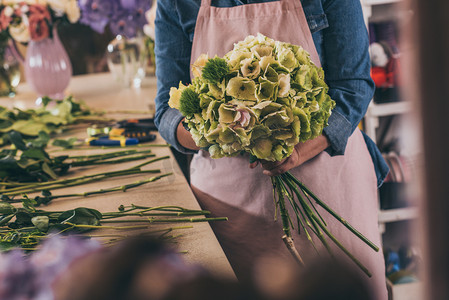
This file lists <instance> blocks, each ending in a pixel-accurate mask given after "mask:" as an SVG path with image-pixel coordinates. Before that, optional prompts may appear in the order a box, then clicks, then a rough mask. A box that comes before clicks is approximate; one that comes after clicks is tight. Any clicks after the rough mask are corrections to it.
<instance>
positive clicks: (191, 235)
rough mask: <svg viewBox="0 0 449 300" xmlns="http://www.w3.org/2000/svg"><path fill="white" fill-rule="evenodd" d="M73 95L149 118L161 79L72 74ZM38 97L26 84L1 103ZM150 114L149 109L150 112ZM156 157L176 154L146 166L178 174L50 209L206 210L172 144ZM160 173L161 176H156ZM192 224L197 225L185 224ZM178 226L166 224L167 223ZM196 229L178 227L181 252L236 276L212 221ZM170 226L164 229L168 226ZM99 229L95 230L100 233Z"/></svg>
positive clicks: (27, 103)
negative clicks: (135, 81)
mask: <svg viewBox="0 0 449 300" xmlns="http://www.w3.org/2000/svg"><path fill="white" fill-rule="evenodd" d="M66 93H67V94H70V95H73V96H74V97H75V99H77V100H84V101H85V103H86V104H87V105H88V106H89V107H91V108H93V109H99V110H103V111H106V112H107V115H108V116H111V117H113V118H117V119H123V118H125V117H129V116H132V117H149V115H148V114H150V112H151V111H154V101H153V100H154V97H155V96H156V79H155V78H154V77H153V78H151V77H150V78H146V79H145V81H144V83H143V84H142V87H140V88H137V89H136V88H124V87H122V86H120V84H118V83H116V82H114V80H113V78H112V75H110V74H109V73H100V74H89V75H81V76H75V77H73V78H72V80H71V82H70V85H69V88H68V89H67V91H66ZM36 98H37V95H36V94H35V93H34V92H33V91H32V90H31V89H30V88H29V87H28V86H27V85H26V84H25V83H22V84H20V85H19V87H18V93H17V95H16V96H15V97H14V98H5V97H3V98H0V105H2V106H7V107H19V108H30V107H35V106H36V105H35V103H34V102H35V100H36ZM145 112H147V113H145ZM68 135H75V136H78V137H80V138H81V137H83V136H84V137H86V134H85V129H82V130H81V129H79V130H78V131H77V130H75V131H70V132H69V133H67V134H66V136H68ZM154 143H156V144H165V142H164V141H163V140H162V138H161V137H160V136H157V139H156V141H155V142H154ZM151 149H152V151H153V152H154V153H155V154H156V157H161V156H166V155H168V156H170V158H169V159H167V160H163V161H159V162H156V163H154V164H150V165H148V166H146V167H145V168H144V169H148V170H149V169H160V170H161V172H162V173H173V175H170V176H168V177H165V178H162V179H161V180H158V181H156V182H152V183H149V184H145V185H143V186H140V187H137V188H135V189H132V190H129V191H127V192H126V193H122V192H113V193H108V194H103V195H93V196H89V197H78V198H66V199H64V198H62V199H56V200H54V201H52V203H50V204H49V205H48V206H47V207H46V208H45V209H48V210H66V209H72V208H75V207H89V208H94V209H97V210H99V211H100V212H112V211H117V208H118V206H120V205H122V204H123V205H130V204H136V205H143V206H159V205H178V206H182V207H185V208H189V209H200V207H199V205H198V202H197V201H196V199H195V197H194V195H193V194H192V191H191V190H190V187H189V185H188V183H187V181H186V180H185V177H184V176H183V174H182V172H181V170H180V168H179V166H178V165H177V163H176V160H175V159H174V157H173V155H172V153H171V151H170V149H169V148H168V147H154V148H151ZM98 151H106V150H71V152H70V154H72V155H75V154H76V155H87V154H94V153H95V152H97V153H98ZM141 162H142V161H137V162H128V163H122V164H117V165H100V166H95V167H92V166H90V167H84V168H81V169H80V168H77V170H76V175H75V174H74V173H75V172H74V171H72V172H71V173H69V174H68V176H69V177H70V176H80V175H84V174H94V173H100V172H106V171H113V170H122V169H125V168H128V167H132V166H135V165H137V164H139V163H141ZM155 175H157V174H155ZM151 176H154V175H151V174H149V175H148V174H143V175H132V176H126V177H120V178H115V179H109V180H107V181H100V182H96V183H93V184H88V185H83V186H81V187H80V186H78V187H70V188H65V189H61V190H55V191H54V192H53V194H55V195H56V194H67V193H80V192H82V191H93V190H98V189H101V188H110V187H115V186H121V185H123V184H127V183H133V182H136V181H138V180H141V179H144V178H148V177H151ZM182 225H192V224H189V223H187V224H182ZM170 226H177V225H176V224H175V225H172V224H166V226H165V227H170ZM192 226H193V228H191V229H183V230H178V231H177V233H179V234H181V236H180V237H178V238H176V241H177V243H176V247H177V249H179V250H180V251H185V252H186V254H185V255H183V257H184V258H185V260H186V261H187V262H188V263H195V264H200V265H202V266H203V267H205V268H206V269H208V270H210V271H211V272H212V273H213V274H216V275H218V276H224V277H229V278H234V276H235V275H234V273H233V271H232V268H231V267H230V265H229V262H228V261H227V259H226V256H225V254H224V252H223V250H222V249H221V247H220V244H219V243H218V241H217V239H216V237H215V235H214V233H213V231H212V230H211V228H210V225H209V224H208V223H205V222H203V223H193V225H192ZM165 227H164V228H165ZM98 232H99V231H95V234H97V233H98Z"/></svg>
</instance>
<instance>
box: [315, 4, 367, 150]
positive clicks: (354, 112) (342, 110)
mask: <svg viewBox="0 0 449 300" xmlns="http://www.w3.org/2000/svg"><path fill="white" fill-rule="evenodd" d="M323 2H324V3H323V9H324V12H325V14H326V17H327V21H328V23H329V27H327V28H326V29H324V30H323V42H322V43H323V45H322V51H323V53H322V56H323V57H324V63H323V69H324V71H325V74H326V81H327V83H328V85H329V95H330V96H331V98H332V99H334V100H335V101H336V107H335V109H334V111H333V113H332V115H331V117H330V119H329V126H327V127H326V128H325V129H324V133H325V135H326V136H327V137H328V138H329V141H330V143H331V149H329V150H330V151H329V153H330V154H331V155H343V154H344V151H345V148H346V144H347V141H348V138H349V137H350V136H351V134H352V133H353V132H354V130H355V129H356V127H357V125H358V124H359V123H360V121H361V120H362V118H363V116H364V115H365V112H366V110H367V108H368V104H369V103H370V101H371V98H372V96H373V93H374V82H373V81H372V79H371V77H370V58H369V53H368V46H369V40H368V32H367V29H366V26H365V23H364V20H363V13H362V8H361V5H360V1H359V0H327V1H323Z"/></svg>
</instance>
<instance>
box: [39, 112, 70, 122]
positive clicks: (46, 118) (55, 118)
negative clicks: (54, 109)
mask: <svg viewBox="0 0 449 300" xmlns="http://www.w3.org/2000/svg"><path fill="white" fill-rule="evenodd" d="M64 114H65V115H64V116H55V115H52V114H45V115H42V116H41V117H40V121H41V122H42V123H45V124H55V125H61V124H67V120H66V118H65V117H66V112H64Z"/></svg>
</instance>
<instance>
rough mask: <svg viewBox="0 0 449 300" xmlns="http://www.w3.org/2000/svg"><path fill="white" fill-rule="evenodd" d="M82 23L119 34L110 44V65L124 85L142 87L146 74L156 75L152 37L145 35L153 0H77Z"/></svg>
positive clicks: (113, 73)
mask: <svg viewBox="0 0 449 300" xmlns="http://www.w3.org/2000/svg"><path fill="white" fill-rule="evenodd" d="M78 1H79V2H78V3H79V6H80V9H81V19H80V23H81V24H85V25H87V26H90V27H91V28H92V29H93V30H94V31H96V32H98V33H103V32H104V31H105V28H106V27H108V28H109V30H110V31H111V32H112V33H113V34H114V35H116V38H115V39H114V40H112V41H111V42H110V43H109V45H108V46H107V52H106V58H107V63H108V68H109V70H110V71H111V73H112V75H113V77H114V79H115V80H116V81H117V82H119V83H120V84H121V85H123V86H124V87H130V86H134V87H140V85H141V82H142V80H143V79H144V77H145V76H146V75H147V74H154V54H153V53H152V52H153V47H154V44H153V40H152V39H151V37H148V36H146V35H145V34H144V27H145V25H147V24H148V21H147V16H146V13H147V12H148V11H149V10H150V8H151V7H152V6H153V1H152V0H78Z"/></svg>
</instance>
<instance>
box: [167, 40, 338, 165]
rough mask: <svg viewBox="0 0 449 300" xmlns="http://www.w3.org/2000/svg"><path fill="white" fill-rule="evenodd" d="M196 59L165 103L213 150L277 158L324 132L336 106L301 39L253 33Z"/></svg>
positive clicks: (220, 153) (212, 152) (198, 141)
mask: <svg viewBox="0 0 449 300" xmlns="http://www.w3.org/2000/svg"><path fill="white" fill-rule="evenodd" d="M197 61H198V63H196V64H195V74H196V76H195V78H194V79H193V82H192V84H191V85H190V86H187V87H186V86H184V85H182V84H180V85H179V88H172V90H171V91H170V105H171V107H175V108H177V109H179V110H180V112H181V113H182V114H183V115H184V116H186V121H187V126H188V128H189V130H190V132H191V134H192V137H193V139H194V141H195V143H196V144H197V145H198V146H200V147H202V148H204V149H206V148H207V149H208V151H209V153H210V155H211V157H213V158H220V157H225V156H235V155H238V154H239V153H241V152H247V153H250V154H251V155H253V156H255V157H257V158H258V159H265V160H270V161H275V160H277V161H278V160H282V159H284V158H286V157H288V156H289V155H290V154H291V153H292V151H293V149H294V146H295V145H296V144H297V143H298V142H300V141H301V142H304V141H307V140H309V139H312V138H315V137H317V136H319V135H320V134H322V131H323V128H324V127H325V126H327V121H328V119H329V116H330V114H331V112H332V109H333V108H334V107H335V102H334V101H333V100H332V99H331V98H330V96H329V95H328V90H329V88H328V86H327V84H326V82H325V79H324V72H323V69H321V68H318V67H317V66H315V65H314V64H313V63H312V61H311V60H310V55H309V54H308V53H307V51H305V50H304V49H303V48H302V47H300V46H297V45H291V44H288V43H283V42H277V41H274V40H272V39H270V38H268V37H266V36H263V35H261V34H258V35H257V36H248V37H247V38H246V39H245V40H244V41H240V42H238V43H236V44H235V45H234V49H233V50H232V51H230V52H228V53H227V54H226V55H225V56H224V57H223V58H220V57H214V58H208V57H207V56H206V55H203V56H202V59H198V60H197Z"/></svg>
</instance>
